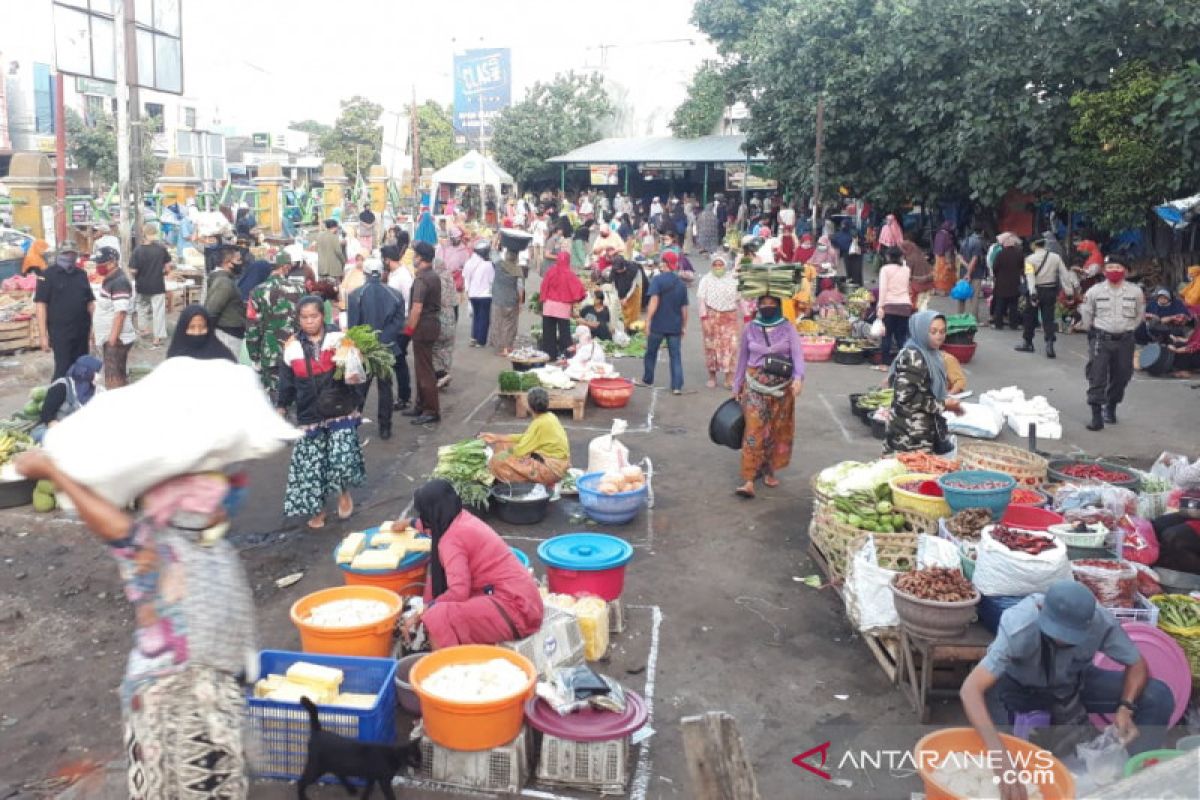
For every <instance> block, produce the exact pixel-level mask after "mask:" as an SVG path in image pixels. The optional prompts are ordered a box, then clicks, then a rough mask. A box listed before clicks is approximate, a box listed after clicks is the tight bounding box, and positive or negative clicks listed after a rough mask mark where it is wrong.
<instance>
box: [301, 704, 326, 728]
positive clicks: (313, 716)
mask: <svg viewBox="0 0 1200 800" xmlns="http://www.w3.org/2000/svg"><path fill="white" fill-rule="evenodd" d="M300 705H302V706H304V710H305V711H307V712H308V722H309V724H310V725H312V729H313V730H314V731H319V730H321V720H320V719H318V718H317V706H316V704H315V703H313V701H312V700H309V699H308V697H307V696H306V695H305V696H301V697H300Z"/></svg>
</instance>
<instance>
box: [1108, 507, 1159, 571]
mask: <svg viewBox="0 0 1200 800" xmlns="http://www.w3.org/2000/svg"><path fill="white" fill-rule="evenodd" d="M1117 532H1118V533H1119V534H1120V536H1121V537H1122V538H1121V550H1120V552H1121V557H1122V558H1124V559H1125V560H1127V561H1134V562H1137V563H1139V564H1145V565H1146V566H1148V567H1152V566H1154V565H1155V564H1156V563H1158V552H1159V547H1158V536H1157V535H1156V534H1155V533H1154V525H1153V524H1152V523H1151V522H1150V520H1148V519H1145V518H1143V517H1129V516H1126V517H1122V518H1121V519H1120V520H1118V521H1117Z"/></svg>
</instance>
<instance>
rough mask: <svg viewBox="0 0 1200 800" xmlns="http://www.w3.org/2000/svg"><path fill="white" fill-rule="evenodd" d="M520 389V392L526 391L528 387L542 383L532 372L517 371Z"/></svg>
mask: <svg viewBox="0 0 1200 800" xmlns="http://www.w3.org/2000/svg"><path fill="white" fill-rule="evenodd" d="M517 375H519V376H520V377H519V381H520V389H521V391H522V392H528V391H529V390H530V389H536V388H538V387H539V386H541V385H542V381H541V380H540V379H539V378H538V376H537V375H535V374H534V373H532V372H518V373H517Z"/></svg>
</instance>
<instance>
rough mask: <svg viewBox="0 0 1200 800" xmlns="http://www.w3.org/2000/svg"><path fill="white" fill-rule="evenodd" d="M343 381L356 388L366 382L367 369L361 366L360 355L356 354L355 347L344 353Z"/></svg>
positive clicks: (356, 349)
mask: <svg viewBox="0 0 1200 800" xmlns="http://www.w3.org/2000/svg"><path fill="white" fill-rule="evenodd" d="M343 380H345V382H346V383H347V384H349V385H350V386H357V385H359V384H363V383H366V382H367V368H366V367H365V366H364V365H363V360H362V353H360V352H358V348H357V347H351V348H350V349H349V350H348V351H346V364H345V373H344V374H343Z"/></svg>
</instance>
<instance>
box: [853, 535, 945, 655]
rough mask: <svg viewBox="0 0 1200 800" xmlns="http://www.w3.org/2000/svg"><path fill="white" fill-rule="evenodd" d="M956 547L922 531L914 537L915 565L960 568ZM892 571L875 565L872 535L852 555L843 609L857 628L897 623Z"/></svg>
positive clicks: (893, 572) (893, 571) (880, 626)
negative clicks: (915, 542) (844, 607)
mask: <svg viewBox="0 0 1200 800" xmlns="http://www.w3.org/2000/svg"><path fill="white" fill-rule="evenodd" d="M961 564H962V562H961V560H960V559H959V556H958V548H956V547H955V546H954V543H953V542H949V541H946V540H945V539H939V538H938V537H936V536H926V535H924V534H922V535H920V536H919V537H917V566H918V567H960V566H961ZM898 574H899V573H898V572H897V571H896V570H892V569H886V568H884V567H881V566H879V563H878V558H877V556H876V552H875V537H874V536H870V537H868V538H867V541H866V544H864V545H863V546H862V547H861V548H859V550H858V552H857V553H854V554H853V557H852V558H851V560H850V567H849V573H848V574H847V576H846V591H845V599H846V611H847V613H848V615H849V617H850V620H851V622H853V623H854V625H855V627H856V628H857V629H858V630H859V631H863V632H866V631H870V630H874V629H877V628H891V627H895V626H896V625H899V624H900V617H899V616H897V614H896V604H895V601H894V599H893V596H892V588H891V584H892V578H894V577H895V576H896V575H898Z"/></svg>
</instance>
